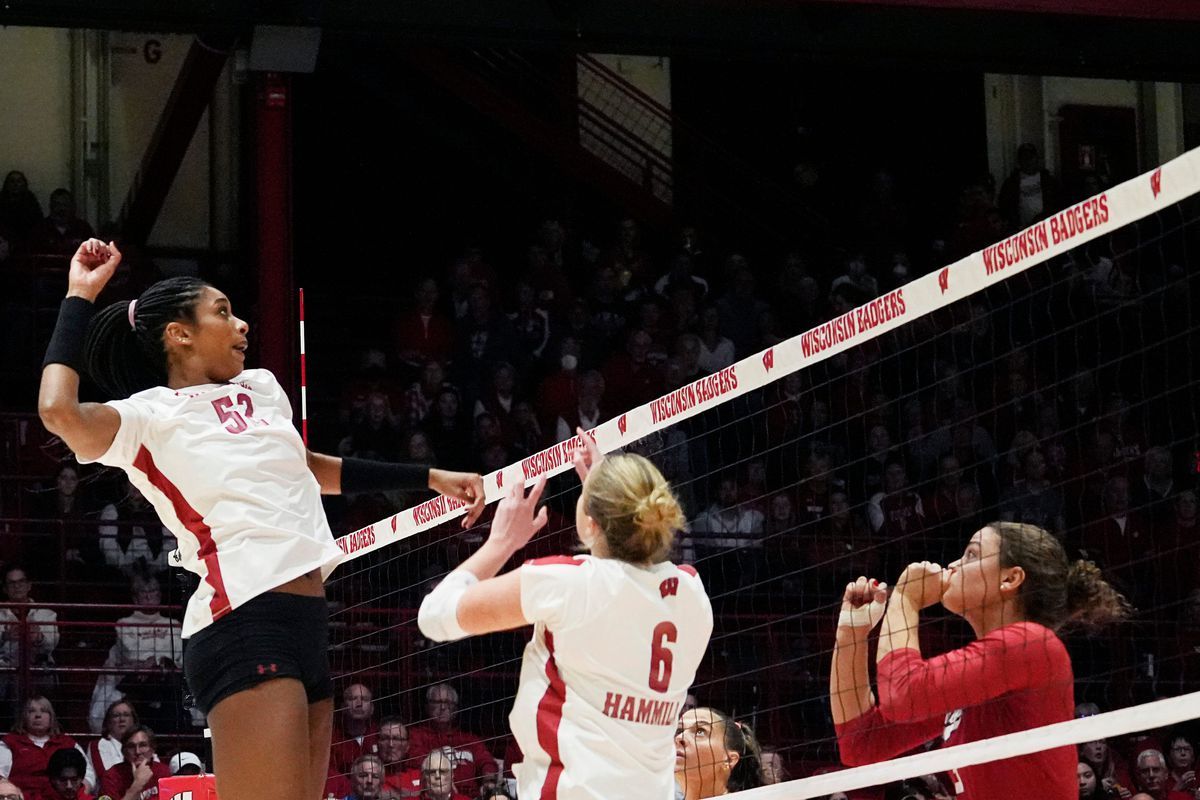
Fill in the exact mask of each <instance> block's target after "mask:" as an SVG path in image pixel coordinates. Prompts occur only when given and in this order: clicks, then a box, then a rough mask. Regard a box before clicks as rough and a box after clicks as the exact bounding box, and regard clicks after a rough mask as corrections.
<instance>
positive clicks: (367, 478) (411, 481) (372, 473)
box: [342, 458, 429, 494]
mask: <svg viewBox="0 0 1200 800" xmlns="http://www.w3.org/2000/svg"><path fill="white" fill-rule="evenodd" d="M428 488H429V467H427V466H425V465H424V464H389V463H387V462H385V461H367V460H366V459H363V458H343V459H342V493H343V494H361V493H363V492H388V491H392V490H394V489H428Z"/></svg>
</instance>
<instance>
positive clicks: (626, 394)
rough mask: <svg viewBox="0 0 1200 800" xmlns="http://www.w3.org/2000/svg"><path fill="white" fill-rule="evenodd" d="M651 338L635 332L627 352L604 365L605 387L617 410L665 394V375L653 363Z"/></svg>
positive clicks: (638, 404) (638, 331) (628, 344)
mask: <svg viewBox="0 0 1200 800" xmlns="http://www.w3.org/2000/svg"><path fill="white" fill-rule="evenodd" d="M651 342H652V340H651V339H650V334H648V333H646V332H645V331H643V330H640V329H639V330H635V331H633V332H632V333H630V334H629V337H628V338H627V339H626V340H625V350H624V351H623V352H620V353H617V354H616V355H614V356H612V357H611V358H609V359H608V361H607V362H606V363H605V364H604V370H603V374H604V385H605V387H606V390H605V391H606V393H607V394H608V397H609V398H610V399H611V401H612V402H611V404H612V405H613V406H614V407H616V408H633V407H635V406H640V405H641V404H642V403H647V402H649V401H651V400H653V399H654V398H656V397H658V396H659V395H660V394H662V388H663V386H662V372H661V370H660V369H659V368H658V366H657V365H656V364H654V363H653V362H652V361H651V359H650V345H651Z"/></svg>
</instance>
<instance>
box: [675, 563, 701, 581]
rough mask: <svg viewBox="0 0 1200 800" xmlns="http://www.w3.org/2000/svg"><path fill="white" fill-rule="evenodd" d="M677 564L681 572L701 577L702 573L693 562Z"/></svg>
mask: <svg viewBox="0 0 1200 800" xmlns="http://www.w3.org/2000/svg"><path fill="white" fill-rule="evenodd" d="M677 566H678V567H679V570H680V571H681V572H686V573H687V574H688V575H691V576H692V577H693V578H699V577H700V573H699V572H696V568H695V567H693V566H692V565H691V564H679V565H677Z"/></svg>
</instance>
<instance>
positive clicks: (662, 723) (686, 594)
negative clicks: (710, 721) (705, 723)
mask: <svg viewBox="0 0 1200 800" xmlns="http://www.w3.org/2000/svg"><path fill="white" fill-rule="evenodd" d="M520 579H521V610H522V611H523V613H524V615H525V619H527V620H529V621H530V622H532V623H534V625H535V627H534V632H533V639H532V640H531V641H530V642H529V644H528V645H527V646H526V647H525V655H524V660H523V662H522V665H521V685H520V688H519V689H518V691H517V697H516V701H515V703H514V705H513V711H512V714H511V715H510V716H509V723H510V724H511V726H512V731H513V735H514V736H515V737H516V739H517V744H518V745H520V747H521V750H522V752H523V753H524V755H525V761H524V763H522V764H518V765H515V766H514V768H513V772H514V774H515V775H516V776H517V787H518V796H520V797H521V798H522V800H550V798H562V800H576V798H595V800H600V799H601V798H604V799H606V800H610V799H611V798H614V797H638V798H646V799H647V800H672V798H674V796H675V778H674V772H675V744H674V739H675V727H676V723H677V721H678V720H679V714H680V710H681V707H682V705H683V702H684V700H685V698H686V697H687V691H688V687H689V686H691V684H692V681H693V680H694V679H695V677H696V668H697V667H698V666H699V664H700V659H701V658H702V657H703V656H704V651H705V649H706V648H707V647H708V639H709V636H710V635H711V634H712V627H713V619H712V606H711V605H710V604H709V601H708V595H706V594H705V592H704V585H703V584H702V583H701V581H700V578H699V577H698V576H697V575H696V571H695V570H693V569H692V568H691V567H686V566H685V567H678V566H675V565H674V564H671V563H662V564H657V565H655V566H654V567H651V568H648V569H646V568H641V567H636V566H634V565H632V564H627V563H625V562H622V561H618V560H616V559H611V558H594V557H592V556H576V557H555V558H544V559H538V560H535V561H530V562H528V563H526V564H525V565H524V566H522V567H521V568H520Z"/></svg>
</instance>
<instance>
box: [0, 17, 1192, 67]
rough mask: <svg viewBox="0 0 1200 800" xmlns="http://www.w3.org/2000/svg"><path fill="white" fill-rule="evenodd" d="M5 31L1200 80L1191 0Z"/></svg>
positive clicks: (228, 20)
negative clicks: (227, 33)
mask: <svg viewBox="0 0 1200 800" xmlns="http://www.w3.org/2000/svg"><path fill="white" fill-rule="evenodd" d="M0 24H4V25H49V26H55V27H89V28H105V29H129V30H153V31H178V32H203V31H214V30H229V29H234V30H240V31H249V30H250V29H251V28H252V27H253V26H254V25H256V24H276V25H299V26H307V25H317V26H320V27H321V28H323V29H324V31H325V37H324V39H323V46H326V45H328V44H334V43H336V42H337V41H338V39H339V37H341V36H343V35H348V36H351V37H353V36H355V35H360V34H368V35H371V36H374V37H380V36H388V37H393V38H395V39H396V41H397V43H400V44H402V43H403V42H404V41H419V42H422V43H425V44H457V45H481V46H498V45H503V46H523V45H528V46H551V47H569V48H575V49H579V50H587V51H593V52H596V51H601V52H646V53H666V54H671V53H705V54H722V55H728V56H730V57H738V56H746V57H769V58H779V57H785V58H794V59H796V60H797V61H800V62H805V61H807V62H811V63H825V64H837V63H847V62H852V63H856V64H864V63H866V64H879V65H881V66H886V65H898V64H907V65H913V66H918V67H920V66H925V67H932V68H945V69H981V70H986V71H997V72H1018V73H1021V72H1024V73H1033V74H1059V75H1090V76H1097V77H1124V78H1139V79H1169V80H1190V79H1193V78H1196V77H1200V62H1197V60H1196V59H1195V53H1194V42H1195V41H1196V40H1197V39H1198V38H1200V35H1198V34H1200V3H1196V2H1194V0H1156V2H1152V3H1145V2H1143V3H1137V2H1131V0H690V2H687V3H679V2H678V0H605V1H604V2H599V3H585V2H582V0H507V1H506V2H496V1H495V0H459V2H456V3H453V4H446V3H444V2H442V1H441V0H407V2H404V3H391V2H379V1H378V0H338V2H328V3H325V2H321V0H260V2H257V3H253V2H245V1H244V0H172V2H169V3H164V2H161V0H8V2H6V3H4V4H2V5H0Z"/></svg>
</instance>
